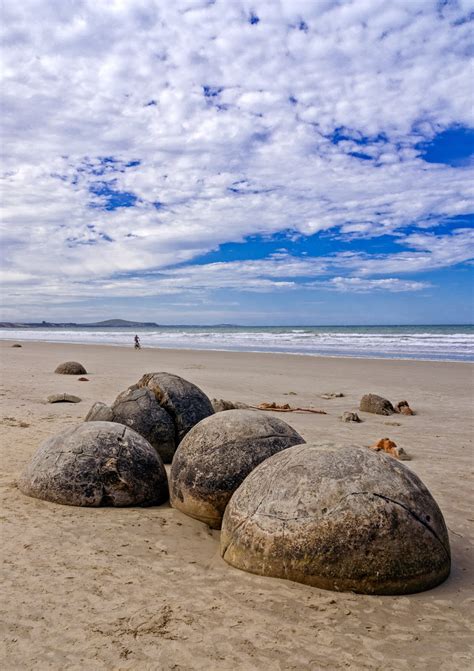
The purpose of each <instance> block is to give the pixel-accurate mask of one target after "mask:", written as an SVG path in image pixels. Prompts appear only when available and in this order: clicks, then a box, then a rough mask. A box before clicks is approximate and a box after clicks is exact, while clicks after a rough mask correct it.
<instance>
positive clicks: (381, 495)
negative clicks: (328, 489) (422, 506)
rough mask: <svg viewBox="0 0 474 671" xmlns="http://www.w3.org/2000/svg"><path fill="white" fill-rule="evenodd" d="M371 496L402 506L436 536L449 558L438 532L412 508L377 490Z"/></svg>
mask: <svg viewBox="0 0 474 671" xmlns="http://www.w3.org/2000/svg"><path fill="white" fill-rule="evenodd" d="M372 496H376V497H378V498H379V499H383V500H384V501H389V502H390V503H393V504H394V505H396V506H400V507H401V508H403V510H406V512H407V513H408V514H409V515H411V516H412V517H413V518H414V519H415V520H416V521H417V522H419V523H420V524H422V525H423V526H424V527H425V529H427V530H428V531H429V532H430V533H431V534H432V535H433V536H434V537H435V538H436V540H437V541H438V543H439V544H440V545H441V547H442V548H443V550H444V551H445V552H446V556H447V557H448V559H449V558H450V556H451V555H450V552H449V550H448V549H447V548H446V546H445V545H444V543H443V541H442V540H441V538H440V537H439V536H438V534H437V533H436V531H435V530H434V529H433V527H432V526H430V525H429V524H428V523H427V522H425V520H424V519H423V518H422V517H420V516H419V515H417V514H416V513H414V512H413V510H410V508H408V507H407V506H405V505H403V503H400V501H395V500H394V499H391V498H390V497H389V496H385V495H384V494H378V493H377V492H372Z"/></svg>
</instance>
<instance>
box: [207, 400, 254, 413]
mask: <svg viewBox="0 0 474 671" xmlns="http://www.w3.org/2000/svg"><path fill="white" fill-rule="evenodd" d="M211 404H212V407H213V408H214V412H223V411H224V410H245V409H246V408H248V407H249V406H248V405H247V404H246V403H240V402H239V401H235V402H234V401H225V400H224V399H223V398H213V399H212V401H211Z"/></svg>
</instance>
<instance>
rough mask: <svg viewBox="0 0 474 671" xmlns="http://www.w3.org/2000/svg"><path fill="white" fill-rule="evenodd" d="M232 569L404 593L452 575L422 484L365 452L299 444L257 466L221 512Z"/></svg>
mask: <svg viewBox="0 0 474 671" xmlns="http://www.w3.org/2000/svg"><path fill="white" fill-rule="evenodd" d="M221 554H222V556H223V557H224V559H225V560H226V561H227V562H228V563H229V564H231V565H232V566H235V567H237V568H240V569H243V570H246V571H250V572H251V573H257V574H260V575H267V576H273V577H276V578H286V579H289V580H295V581H297V582H302V583H306V584H309V585H314V586H316V587H321V588H323V589H332V590H337V591H354V592H359V593H365V594H409V593H412V592H419V591H422V590H426V589H430V588H432V587H435V586H436V585H438V584H439V583H441V582H442V581H443V580H445V578H447V576H448V575H449V571H450V548H449V540H448V533H447V530H446V525H445V523H444V519H443V516H442V514H441V511H440V510H439V508H438V506H437V504H436V502H435V500H434V499H433V497H432V496H431V494H430V492H429V491H428V490H427V489H426V487H425V486H424V484H423V483H422V482H421V480H420V479H419V478H418V477H417V476H416V475H415V474H414V473H412V472H411V471H410V470H409V469H408V468H406V467H405V466H403V465H402V464H401V463H400V462H398V461H395V460H394V459H392V458H390V457H389V456H386V455H384V454H376V453H374V452H371V451H370V450H368V449H366V448H363V447H336V446H334V445H330V444H325V445H318V444H308V445H298V446H296V447H291V448H289V449H288V450H284V451H283V452H280V453H279V454H275V455H274V456H272V457H270V458H269V459H267V460H266V461H264V462H263V463H261V464H260V465H259V466H257V468H255V470H253V471H252V473H250V475H249V476H248V477H247V478H246V479H245V480H244V482H243V483H242V485H241V486H240V487H239V488H238V489H237V491H236V492H235V493H234V495H233V496H232V498H231V500H230V502H229V504H228V506H227V509H226V511H225V514H224V519H223V523H222V532H221Z"/></svg>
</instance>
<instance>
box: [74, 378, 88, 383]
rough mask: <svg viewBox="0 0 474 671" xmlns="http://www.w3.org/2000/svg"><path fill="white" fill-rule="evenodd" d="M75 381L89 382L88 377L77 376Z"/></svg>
mask: <svg viewBox="0 0 474 671" xmlns="http://www.w3.org/2000/svg"><path fill="white" fill-rule="evenodd" d="M77 381H78V382H89V378H88V377H78V378H77Z"/></svg>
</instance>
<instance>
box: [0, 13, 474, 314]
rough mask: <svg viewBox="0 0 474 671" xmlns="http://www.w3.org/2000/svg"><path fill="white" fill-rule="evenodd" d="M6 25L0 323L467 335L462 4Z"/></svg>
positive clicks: (468, 18)
mask: <svg viewBox="0 0 474 671" xmlns="http://www.w3.org/2000/svg"><path fill="white" fill-rule="evenodd" d="M0 7H1V10H0V11H1V32H2V45H3V47H2V68H1V77H2V81H1V83H0V91H1V97H2V101H1V146H0V150H1V159H2V161H1V170H0V177H1V179H0V184H1V212H0V216H1V228H2V241H1V249H2V270H1V273H0V280H1V297H2V301H1V308H0V319H2V320H10V321H15V320H21V321H35V320H42V319H45V320H50V321H79V322H80V321H92V320H98V319H108V318H114V317H115V318H124V319H132V320H144V321H156V322H158V323H163V324H173V323H179V324H185V323H189V324H211V323H233V324H255V325H264V324H274V325H285V324H302V325H304V324H308V325H309V324H314V325H318V324H434V323H470V322H472V321H473V316H474V314H473V270H474V263H473V249H474V245H473V230H474V227H473V223H474V203H473V185H474V179H473V178H474V174H473V173H474V161H473V154H474V118H473V109H474V97H473V87H472V82H473V74H474V68H473V61H472V57H473V53H474V47H473V41H472V22H473V19H474V0H391V1H390V2H387V1H386V0H254V1H249V2H248V1H247V0H173V2H170V1H169V0H153V1H152V0H101V1H100V2H98V1H97V0H22V2H18V0H1V3H0Z"/></svg>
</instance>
